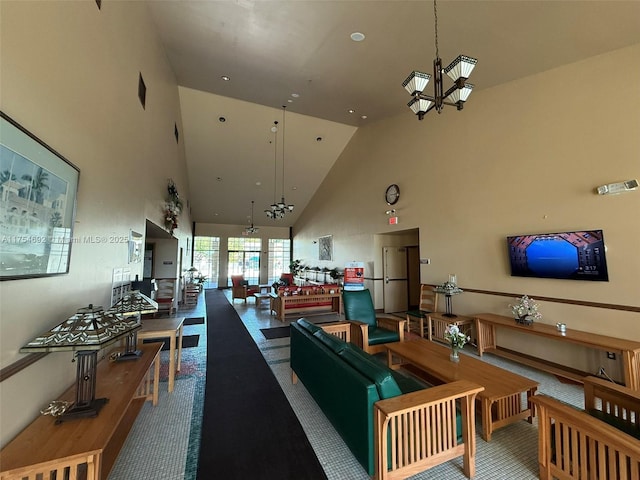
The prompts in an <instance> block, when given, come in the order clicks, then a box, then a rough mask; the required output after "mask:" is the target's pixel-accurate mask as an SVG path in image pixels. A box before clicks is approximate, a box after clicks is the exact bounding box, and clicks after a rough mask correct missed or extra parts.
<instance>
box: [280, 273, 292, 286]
mask: <svg viewBox="0 0 640 480" xmlns="http://www.w3.org/2000/svg"><path fill="white" fill-rule="evenodd" d="M280 282H281V283H282V284H284V286H285V287H291V286H292V285H294V284H295V282H294V281H293V273H283V274H281V275H280Z"/></svg>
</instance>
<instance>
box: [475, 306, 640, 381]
mask: <svg viewBox="0 0 640 480" xmlns="http://www.w3.org/2000/svg"><path fill="white" fill-rule="evenodd" d="M474 318H475V321H476V335H477V341H478V355H480V356H482V354H483V353H484V352H486V351H491V352H492V353H495V354H496V355H500V356H503V357H507V358H510V359H511V360H514V361H516V362H520V363H525V364H527V365H530V366H532V367H535V368H539V369H540V370H545V371H550V372H551V373H554V374H558V375H563V373H564V374H565V375H564V376H566V377H567V378H571V379H574V380H578V381H582V378H581V377H580V376H579V375H576V374H575V373H570V372H569V369H568V368H567V370H562V369H558V368H552V369H549V364H548V363H544V362H543V361H536V360H535V359H532V358H531V357H525V356H519V355H517V354H516V353H512V352H510V353H507V352H504V351H501V350H498V346H497V345H496V328H509V329H512V330H517V331H519V332H521V333H526V334H531V335H539V336H542V337H545V338H551V339H553V340H558V341H561V342H568V343H574V344H577V345H582V346H585V347H589V348H595V349H598V350H603V351H605V352H614V353H617V354H618V355H620V356H621V358H622V366H623V369H624V383H625V385H626V386H627V387H629V388H631V389H632V390H640V342H636V341H632V340H625V339H623V338H615V337H608V336H605V335H598V334H596V333H590V332H583V331H580V330H573V329H570V328H567V330H566V332H564V333H561V332H560V331H558V329H557V328H556V327H555V326H554V325H547V324H544V323H534V324H533V325H527V326H525V325H520V324H517V323H516V322H515V320H514V319H513V318H510V317H505V316H502V315H495V314H493V313H480V314H477V315H474Z"/></svg>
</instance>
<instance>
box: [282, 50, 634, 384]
mask: <svg viewBox="0 0 640 480" xmlns="http://www.w3.org/2000/svg"><path fill="white" fill-rule="evenodd" d="M639 58H640V45H635V46H632V47H629V48H625V49H621V50H618V51H614V52H611V53H608V54H605V55H601V56H597V57H593V58H590V59H587V60H584V61H581V62H578V63H574V64H570V65H566V66H563V67H561V68H557V69H554V70H550V71H547V72H544V73H541V74H539V75H535V76H531V77H527V78H523V79H520V80H517V81H513V82H510V83H507V84H504V85H501V86H498V87H495V88H490V89H485V90H477V91H474V93H473V94H472V95H471V97H470V99H469V102H468V104H467V105H466V106H465V108H464V110H463V111H461V112H458V111H456V110H455V109H453V108H451V107H448V108H445V110H444V111H443V112H442V114H440V115H438V114H437V113H435V112H431V113H429V114H427V115H426V117H425V119H424V120H423V121H421V122H420V121H418V120H417V118H416V117H415V116H413V115H412V114H411V112H410V111H409V110H408V109H407V111H406V113H403V114H402V115H399V116H397V117H395V118H390V119H386V120H382V121H379V122H377V123H374V124H371V125H369V126H366V127H361V128H359V129H358V131H357V132H356V134H355V135H354V137H353V138H352V140H351V142H350V143H349V145H348V146H347V148H346V149H345V150H344V152H343V153H342V155H341V157H340V158H339V159H338V160H337V161H336V164H335V165H334V167H333V169H332V170H331V172H330V173H329V175H328V176H327V177H326V179H325V180H324V183H323V184H322V185H321V187H320V189H319V191H318V192H317V194H316V195H315V196H314V198H313V200H312V201H311V203H310V204H309V205H308V207H307V208H306V209H305V210H304V212H303V214H302V216H301V219H300V220H299V221H298V222H297V223H296V225H295V226H294V257H295V258H300V259H303V260H306V259H311V260H313V259H314V258H317V252H316V250H317V246H315V245H313V243H312V241H313V240H317V238H318V237H319V236H323V235H333V247H334V260H333V262H332V264H333V266H343V265H344V264H345V263H346V262H350V261H354V260H357V261H362V262H365V265H367V266H368V268H367V269H366V270H365V275H366V276H368V277H374V276H375V277H379V276H380V275H379V273H376V270H377V271H378V272H379V269H378V267H377V266H376V265H375V264H376V261H377V262H378V263H379V258H380V253H379V252H378V250H379V247H380V245H378V244H376V242H375V241H374V239H375V235H376V234H382V233H393V232H397V231H403V230H409V229H415V228H417V229H419V231H420V234H419V236H420V256H421V258H424V259H426V258H429V259H431V263H430V264H429V265H422V266H421V280H422V282H424V283H442V282H444V281H445V280H447V278H448V274H456V275H457V278H458V283H459V285H460V286H461V287H462V288H463V289H464V288H465V287H466V288H468V289H476V290H486V291H491V292H502V293H505V292H506V293H513V294H514V295H515V294H517V295H521V294H528V295H530V296H533V297H534V298H535V297H536V296H543V297H553V298H560V299H570V300H577V301H583V302H598V303H604V304H614V305H623V306H633V307H636V309H637V308H638V307H639V306H640V281H639V276H638V272H640V254H639V250H640V222H638V221H637V218H638V212H640V191H636V192H631V193H626V194H622V195H616V196H599V195H596V194H595V187H596V186H598V185H603V184H606V183H610V182H615V181H622V180H628V179H631V178H639V177H640V158H639V157H638V152H640V135H639V134H638V132H640V86H639V84H638V82H637V81H631V80H629V79H637V74H638V72H637V63H638V59H639ZM480 61H482V59H480ZM505 61H508V60H505ZM605 72H615V75H614V76H615V78H618V79H624V80H621V81H614V80H613V78H609V80H611V81H612V82H613V83H611V84H610V86H611V90H609V91H605V90H603V75H606V74H605ZM609 80H607V81H606V82H609ZM606 82H605V83H606ZM611 95H613V96H611ZM391 183H397V184H398V185H399V186H400V190H401V196H400V200H399V202H398V203H397V204H396V205H394V208H395V209H396V215H398V217H399V223H398V225H392V226H390V225H388V224H387V218H388V216H387V214H386V213H385V212H386V210H387V209H389V208H390V207H389V206H388V205H387V204H386V203H385V201H384V192H385V189H386V188H387V186H388V185H389V184H391ZM574 229H603V230H604V235H605V242H606V245H607V248H608V249H607V252H606V253H607V260H608V267H609V276H610V281H609V282H586V281H569V280H550V279H537V278H518V277H511V276H510V273H509V265H508V258H507V249H506V238H505V237H506V236H507V235H514V234H524V233H545V232H562V231H568V230H574ZM314 248H315V249H314ZM321 266H324V265H321ZM381 285H382V284H381V282H378V283H376V286H377V287H376V288H378V286H380V288H381ZM381 298H382V296H381V295H380V294H379V292H378V291H376V292H375V299H376V307H377V308H381V307H382V304H381V303H380V301H381ZM511 302H512V298H511V297H505V296H499V295H487V294H478V293H468V292H467V293H464V294H462V295H458V296H456V297H455V298H454V300H453V304H454V312H456V313H474V312H475V313H480V312H494V313H498V314H503V315H510V309H509V308H508V304H509V303H511ZM541 311H542V313H543V314H544V318H543V320H542V322H545V323H550V324H555V323H556V322H560V321H562V322H565V323H566V324H567V326H568V328H576V329H581V330H586V331H589V332H596V333H599V334H604V335H609V336H613V337H624V338H630V339H634V340H640V314H639V313H637V312H627V311H622V310H615V309H606V308H592V307H585V306H577V305H567V304H563V303H557V302H542V303H541ZM499 335H500V337H501V338H500V339H499V342H502V343H503V344H504V345H508V346H511V348H514V349H516V350H521V351H523V352H527V353H530V354H532V355H537V356H541V357H543V358H548V359H550V360H555V361H559V362H562V363H567V364H570V365H574V366H575V367H576V368H582V369H585V370H589V371H594V372H595V371H597V369H598V367H599V365H603V366H605V367H606V368H607V371H610V372H611V371H613V372H614V373H617V372H618V371H619V363H618V362H619V356H618V359H617V360H616V361H612V360H607V359H606V357H605V355H604V352H603V353H594V352H593V351H583V350H580V349H574V348H568V347H567V346H566V345H564V344H563V345H559V344H555V342H553V343H554V344H549V342H543V341H541V340H540V339H537V338H536V339H531V338H528V337H514V336H507V335H506V334H505V333H503V332H500V333H499Z"/></svg>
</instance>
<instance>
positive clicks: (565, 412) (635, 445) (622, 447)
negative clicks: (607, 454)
mask: <svg viewBox="0 0 640 480" xmlns="http://www.w3.org/2000/svg"><path fill="white" fill-rule="evenodd" d="M531 402H533V403H534V404H535V405H536V411H537V413H538V432H539V433H538V435H539V443H538V447H539V455H544V454H545V453H546V452H547V449H550V448H551V429H550V422H551V421H552V420H553V421H556V422H557V421H558V420H559V421H561V422H562V425H563V426H566V425H570V426H573V428H574V429H575V431H576V432H578V431H579V432H580V434H581V435H586V436H588V437H590V438H593V439H598V441H603V440H605V439H606V441H605V442H604V443H606V444H607V446H608V447H609V448H612V449H615V450H616V451H623V452H625V453H627V452H633V454H634V455H636V456H637V457H640V441H638V439H636V438H634V437H632V436H631V435H627V434H626V433H624V432H623V431H621V430H619V429H617V428H616V427H613V426H611V425H609V424H608V423H606V422H603V421H601V420H598V419H597V418H595V417H593V416H591V415H589V414H588V413H587V412H585V411H583V410H580V409H578V408H577V407H574V406H573V405H569V404H567V403H564V402H561V401H560V400H557V399H555V398H552V397H549V396H547V395H534V396H533V397H531Z"/></svg>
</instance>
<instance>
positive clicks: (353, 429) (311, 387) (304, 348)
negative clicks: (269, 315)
mask: <svg viewBox="0 0 640 480" xmlns="http://www.w3.org/2000/svg"><path fill="white" fill-rule="evenodd" d="M344 324H345V328H346V329H347V330H348V329H349V324H348V323H346V322H344ZM327 328H328V329H332V331H334V332H335V326H333V328H332V327H327ZM347 335H348V333H347ZM291 369H292V375H293V381H294V383H296V382H297V380H298V379H300V380H301V381H302V383H303V384H304V386H305V387H306V389H307V390H308V391H309V393H310V394H311V396H312V397H313V398H314V400H315V401H316V403H317V404H318V406H319V407H320V408H321V409H322V411H323V413H324V414H325V415H326V417H327V418H328V419H329V421H330V422H331V423H332V424H333V426H334V427H335V429H336V431H337V432H338V433H339V434H340V436H341V437H342V438H343V440H344V442H345V443H346V444H347V446H348V447H349V448H350V450H351V451H352V453H353V454H354V456H355V457H356V459H357V460H358V461H359V462H360V464H361V465H362V466H363V467H364V469H365V470H366V471H367V473H368V474H369V475H374V474H375V475H376V478H377V479H383V478H403V472H410V471H413V473H415V472H417V471H420V469H421V468H420V467H421V466H424V468H422V469H425V468H428V467H430V466H432V465H436V464H439V463H442V462H444V461H448V460H450V459H451V458H455V457H459V456H462V457H463V458H464V471H465V474H467V476H468V477H472V476H473V473H474V471H475V423H474V421H473V419H474V408H475V407H474V399H475V396H476V394H477V393H478V392H479V391H482V389H483V388H482V387H480V386H478V385H476V384H473V383H471V382H466V381H460V382H454V383H452V384H447V385H442V386H438V387H425V385H424V384H422V383H420V382H418V381H416V380H415V379H413V378H412V377H408V376H405V375H402V374H400V373H398V372H396V371H394V370H391V369H389V368H387V367H386V366H384V365H383V364H381V363H380V362H379V361H377V360H376V359H374V358H373V357H371V356H370V355H369V354H367V353H365V352H364V351H363V350H362V349H360V348H359V347H357V346H355V345H353V344H351V343H348V342H345V341H343V340H341V339H340V338H338V337H337V336H336V335H332V334H330V333H328V332H325V331H324V330H323V329H322V328H321V327H320V326H317V325H314V324H312V323H310V322H309V321H307V320H306V319H304V318H302V319H299V320H298V321H297V322H293V323H292V324H291ZM456 403H457V404H458V407H457V408H456ZM429 409H431V410H429ZM436 410H437V412H438V413H434V412H435V411H436ZM456 411H457V413H456ZM442 412H444V413H443V415H444V417H442V418H439V419H438V420H437V421H434V422H433V424H432V425H433V427H431V428H430V430H429V432H428V434H425V433H424V432H422V433H421V432H418V430H420V425H417V424H416V425H415V429H416V431H414V432H409V431H408V429H407V428H406V425H405V427H404V429H403V427H401V424H402V419H401V418H402V415H407V414H409V415H414V418H418V417H415V416H416V415H424V416H425V418H426V417H429V415H431V417H429V418H428V419H427V420H426V424H429V422H430V420H432V419H434V417H433V415H439V414H440V413H442ZM394 418H397V419H400V420H399V421H398V420H396V421H393V419H394ZM412 423H413V422H412ZM436 425H438V427H436ZM442 425H447V426H448V430H447V429H443V428H440V427H441V426H442ZM397 428H400V429H401V430H402V431H401V432H399V431H396V429H397ZM412 435H423V436H424V438H426V437H429V438H430V439H432V440H433V442H430V441H429V442H426V443H428V444H429V445H423V446H422V447H423V448H422V450H423V451H422V452H421V453H419V452H416V453H415V454H409V455H407V454H406V453H407V452H404V453H403V452H401V451H398V449H400V450H402V449H403V448H404V449H405V450H407V449H408V448H409V447H408V446H407V445H406V442H404V441H400V440H399V441H397V442H387V441H381V440H380V439H385V438H396V437H397V436H399V438H400V439H403V438H405V437H406V438H408V437H409V436H412ZM417 443H420V442H417ZM427 450H428V451H427ZM416 468H417V469H418V470H416ZM388 475H390V476H389V477H388ZM410 475H411V473H408V474H407V475H404V476H410Z"/></svg>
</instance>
